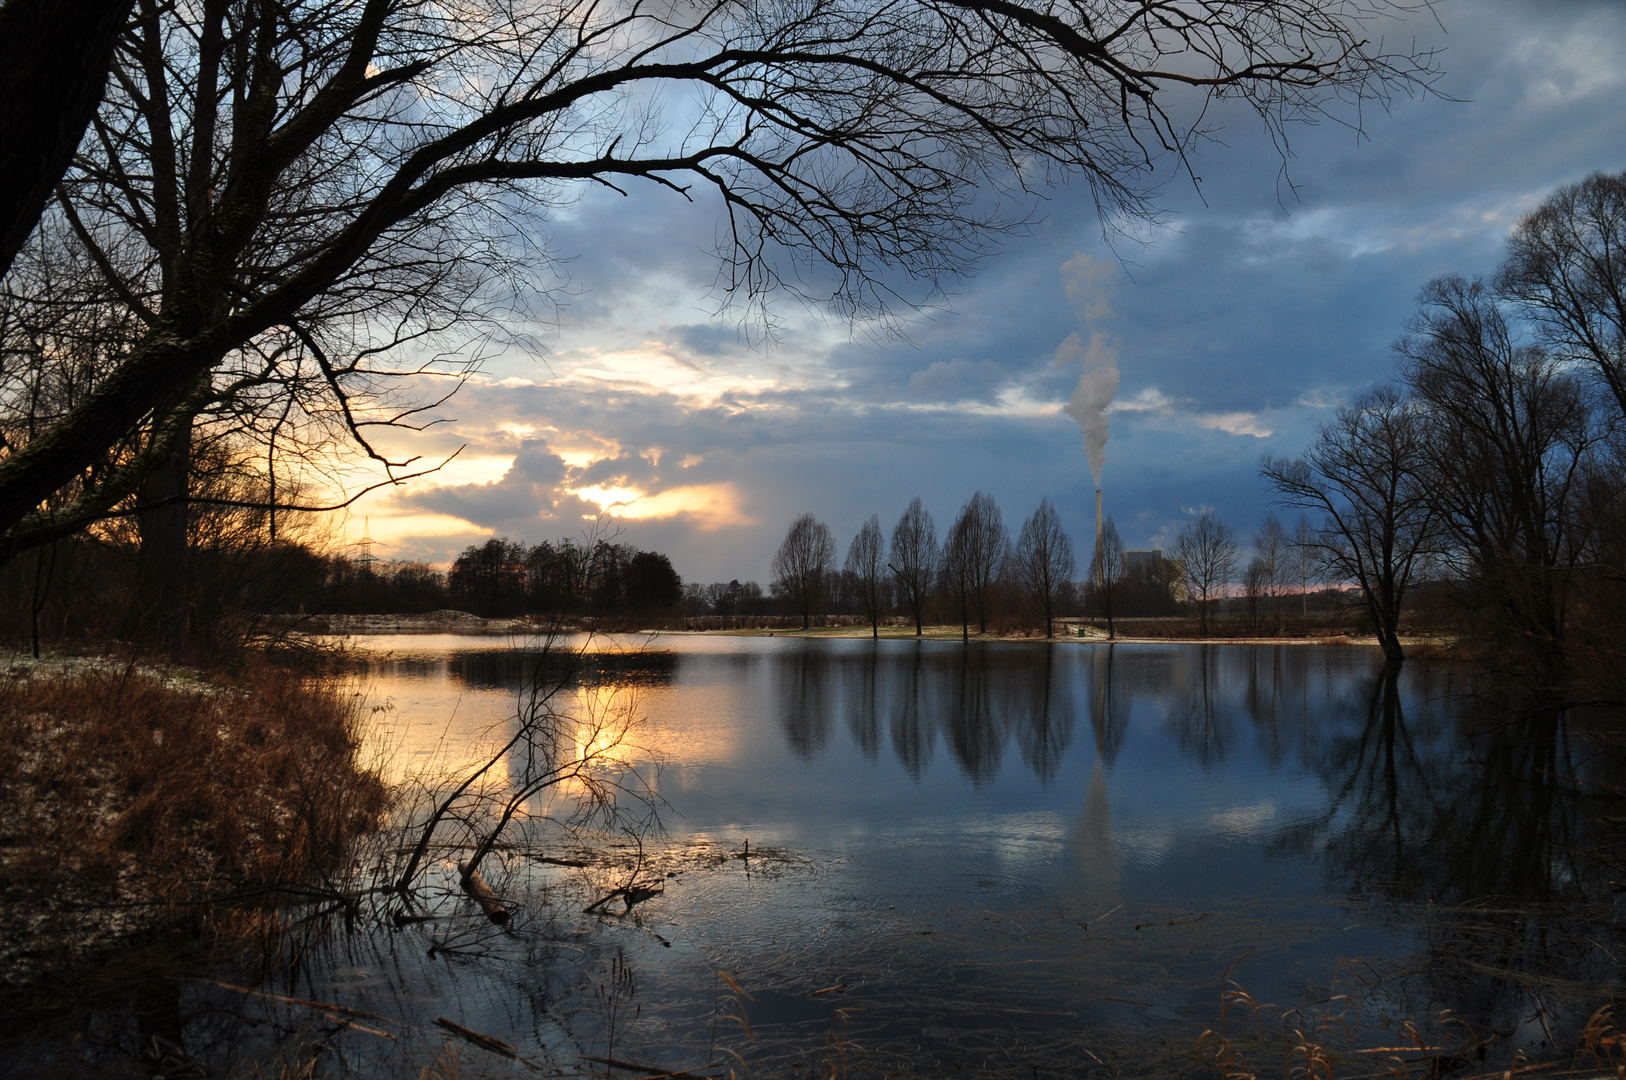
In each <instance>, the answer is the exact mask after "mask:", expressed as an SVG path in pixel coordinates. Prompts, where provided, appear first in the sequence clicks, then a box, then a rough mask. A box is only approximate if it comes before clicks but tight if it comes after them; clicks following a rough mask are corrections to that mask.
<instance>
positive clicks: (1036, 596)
mask: <svg viewBox="0 0 1626 1080" xmlns="http://www.w3.org/2000/svg"><path fill="white" fill-rule="evenodd" d="M1077 570H1078V562H1077V560H1076V559H1074V558H1073V541H1072V540H1071V539H1070V538H1069V537H1068V535H1067V530H1065V529H1063V528H1062V527H1061V517H1060V515H1058V514H1057V513H1056V508H1055V507H1054V506H1053V505H1051V502H1050V500H1049V499H1048V498H1046V499H1040V500H1039V508H1038V509H1037V510H1035V511H1033V516H1031V517H1029V518H1028V519H1027V520H1026V521H1024V522H1023V523H1022V531H1021V533H1020V534H1019V535H1018V537H1017V540H1016V572H1017V575H1018V577H1019V578H1020V579H1021V582H1022V588H1023V591H1025V592H1026V593H1027V594H1028V596H1029V598H1030V599H1032V600H1033V602H1034V603H1035V604H1036V605H1037V606H1038V608H1039V611H1040V612H1041V613H1042V614H1043V615H1044V635H1045V637H1055V636H1056V602H1057V600H1058V599H1059V598H1060V597H1061V591H1062V590H1063V589H1064V588H1066V587H1067V585H1068V583H1069V582H1071V581H1072V580H1073V574H1074V573H1075V572H1076V571H1077Z"/></svg>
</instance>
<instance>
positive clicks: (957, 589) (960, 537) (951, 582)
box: [938, 521, 975, 641]
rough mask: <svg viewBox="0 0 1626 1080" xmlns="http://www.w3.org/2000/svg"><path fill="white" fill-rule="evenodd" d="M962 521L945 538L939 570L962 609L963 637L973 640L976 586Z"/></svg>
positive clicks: (948, 589)
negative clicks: (972, 620) (972, 606)
mask: <svg viewBox="0 0 1626 1080" xmlns="http://www.w3.org/2000/svg"><path fill="white" fill-rule="evenodd" d="M959 524H960V523H959V521H955V523H954V524H953V525H951V526H949V531H948V535H947V536H945V537H944V538H943V558H942V562H941V563H940V564H939V567H938V572H939V575H940V577H941V580H942V589H943V592H945V593H947V594H948V596H949V598H950V599H951V600H952V601H953V602H954V606H955V608H957V609H958V610H959V612H960V640H961V641H970V640H971V604H972V599H971V598H972V594H973V592H974V586H973V584H972V582H973V580H974V576H975V575H974V573H973V571H972V559H973V556H972V553H971V541H970V538H969V537H968V536H967V535H966V534H965V533H964V532H963V531H962V530H961V529H960V528H959V527H958V526H959Z"/></svg>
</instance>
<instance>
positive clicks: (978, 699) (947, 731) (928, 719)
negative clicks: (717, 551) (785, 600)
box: [773, 642, 1078, 786]
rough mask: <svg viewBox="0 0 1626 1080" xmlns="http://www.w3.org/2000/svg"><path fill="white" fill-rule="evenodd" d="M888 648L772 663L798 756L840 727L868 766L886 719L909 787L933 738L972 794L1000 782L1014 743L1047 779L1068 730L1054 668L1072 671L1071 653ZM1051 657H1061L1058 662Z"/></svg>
mask: <svg viewBox="0 0 1626 1080" xmlns="http://www.w3.org/2000/svg"><path fill="white" fill-rule="evenodd" d="M887 644H890V643H883V644H875V643H867V644H866V645H865V647H863V648H861V649H856V650H851V649H831V648H826V647H822V646H823V645H824V643H822V642H814V643H810V645H809V646H808V647H805V648H801V649H798V650H796V651H795V652H794V653H793V654H792V655H790V656H787V657H784V658H779V659H776V660H775V661H774V662H773V671H774V685H775V696H776V698H777V706H778V707H777V710H776V711H777V712H778V714H779V717H780V725H781V727H782V729H783V731H784V733H785V739H786V742H787V744H788V745H789V746H790V748H791V750H792V752H793V753H794V754H795V755H796V756H797V757H798V758H800V759H802V760H804V761H811V760H813V759H814V758H816V757H818V756H819V755H820V754H821V753H823V752H824V751H825V749H826V747H827V744H828V742H829V739H830V733H831V731H832V729H833V728H835V727H836V726H837V725H838V724H844V726H845V728H846V730H847V732H848V733H849V735H850V736H851V738H852V741H853V745H854V746H855V747H856V748H857V749H858V751H859V753H860V754H861V755H862V756H863V757H865V758H867V759H869V760H871V761H873V760H875V759H876V757H877V756H878V754H879V752H880V745H881V725H882V720H883V718H885V720H886V726H887V730H888V733H889V735H890V742H891V745H892V749H893V752H894V753H895V754H896V756H897V759H898V760H899V762H900V763H901V764H902V765H903V766H904V769H905V770H906V771H907V772H908V774H909V775H910V776H911V777H913V778H915V779H917V780H918V779H919V778H920V776H921V775H922V773H923V772H924V770H925V768H926V766H927V764H928V763H929V761H930V759H931V754H932V750H933V747H934V746H935V745H936V743H937V742H938V741H939V740H941V741H942V742H943V744H944V745H945V746H947V747H948V749H949V752H950V753H951V754H952V755H953V757H954V760H955V762H956V763H957V764H958V766H959V768H960V771H961V772H962V774H963V775H964V776H966V777H967V778H968V779H970V780H971V782H972V783H973V784H974V785H977V786H982V785H986V784H989V783H992V782H993V780H994V779H995V777H997V776H998V774H999V771H1000V767H1001V764H1002V762H1003V760H1004V757H1005V753H1006V749H1007V746H1008V745H1009V744H1011V743H1012V742H1014V743H1015V744H1016V746H1017V747H1018V749H1019V752H1020V754H1021V757H1022V760H1023V761H1024V762H1025V763H1026V764H1027V766H1028V768H1029V769H1030V770H1031V771H1032V773H1033V774H1034V775H1035V776H1037V777H1038V778H1039V779H1040V780H1043V781H1049V780H1050V779H1052V778H1053V777H1054V776H1055V774H1056V771H1057V769H1058V768H1059V767H1060V763H1061V760H1062V758H1063V756H1064V755H1065V754H1066V752H1067V748H1068V746H1069V744H1070V743H1071V741H1072V734H1073V726H1074V713H1073V694H1072V693H1071V690H1072V689H1073V688H1072V687H1071V686H1069V685H1068V682H1067V673H1065V672H1063V671H1062V670H1061V668H1062V664H1063V663H1064V661H1069V660H1070V661H1073V662H1074V663H1072V664H1069V665H1068V666H1069V667H1075V666H1076V661H1077V659H1078V652H1077V650H1075V649H1070V648H1068V647H1067V646H1057V645H1055V644H1049V645H1046V646H1043V647H1042V648H1041V649H1040V650H1038V651H1035V650H1028V649H1008V648H999V647H994V648H989V647H987V646H985V645H982V644H971V645H956V646H954V647H952V648H947V649H945V648H934V647H932V646H931V645H930V644H928V643H924V642H922V643H908V648H907V649H906V650H902V651H899V650H891V649H887V648H886V645H887ZM1058 650H1065V652H1066V656H1065V657H1062V658H1060V659H1058Z"/></svg>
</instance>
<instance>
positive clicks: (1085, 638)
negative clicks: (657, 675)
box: [303, 610, 1452, 650]
mask: <svg viewBox="0 0 1626 1080" xmlns="http://www.w3.org/2000/svg"><path fill="white" fill-rule="evenodd" d="M1134 621H1135V620H1125V623H1128V624H1130V625H1128V626H1125V629H1124V630H1122V631H1120V632H1119V633H1117V634H1116V635H1115V636H1110V637H1109V636H1108V634H1107V631H1106V629H1105V628H1104V627H1101V626H1098V625H1096V624H1095V623H1094V622H1093V621H1086V620H1078V619H1066V620H1057V622H1056V634H1055V636H1054V637H1053V638H1046V637H1044V636H1043V635H1042V634H1040V633H1038V632H1037V631H1036V630H1034V629H1031V628H1029V629H1024V630H1015V631H1012V630H1004V631H1001V630H990V631H988V632H987V633H976V632H973V633H972V634H971V635H970V637H969V639H968V640H970V641H1005V642H1023V641H1025V642H1033V641H1046V640H1049V641H1058V642H1069V643H1073V644H1083V645H1100V644H1120V645H1319V646H1328V645H1354V646H1370V647H1373V648H1376V647H1377V645H1378V641H1377V638H1376V637H1374V636H1372V635H1370V634H1350V633H1344V632H1341V631H1337V630H1323V631H1322V632H1318V633H1284V634H1277V635H1273V634H1248V635H1239V636H1222V635H1209V636H1199V635H1197V634H1192V635H1191V636H1172V635H1156V636H1143V635H1137V634H1135V633H1134V632H1133V623H1134ZM1158 621H1159V622H1167V620H1158ZM1120 625H1122V624H1120ZM303 629H304V630H305V632H307V633H312V634H322V635H333V636H345V637H352V636H359V635H368V634H460V635H469V636H492V635H507V636H515V635H522V636H523V635H533V634H540V633H544V632H547V631H549V630H553V631H560V630H563V631H566V632H583V631H586V630H587V629H589V628H588V627H587V626H585V625H582V626H570V625H564V626H559V625H549V624H543V623H537V622H532V621H530V620H528V619H484V618H481V617H480V616H478V615H473V614H470V613H469V612H466V611H449V610H448V611H434V612H429V613H427V614H421V615H328V616H323V617H319V618H313V619H312V620H310V623H309V624H308V625H307V626H306V627H304V628H303ZM1081 631H1082V632H1081ZM615 632H617V633H623V632H624V633H638V634H657V635H672V636H682V637H781V638H786V637H789V638H853V639H857V638H868V637H872V636H873V635H872V633H871V630H870V627H869V626H868V625H867V624H860V625H856V626H817V627H811V628H809V629H806V630H803V629H801V628H799V627H791V628H786V627H747V628H734V629H718V630H673V629H660V628H650V627H644V628H638V627H629V628H627V629H625V630H617V631H615ZM879 636H880V637H881V638H884V639H886V640H888V641H894V640H909V639H913V638H915V637H916V636H917V635H916V634H915V630H914V627H913V626H912V625H901V626H899V625H887V626H882V627H881V628H880V635H879ZM918 637H919V638H920V639H921V640H928V641H960V640H962V633H961V630H960V627H959V626H958V625H935V626H926V627H924V628H923V629H922V632H921V633H920V634H919V635H918ZM1451 643H1452V642H1451V639H1449V638H1447V637H1441V636H1437V635H1413V636H1408V637H1403V638H1401V644H1402V645H1404V646H1406V647H1407V648H1408V649H1417V648H1421V649H1425V650H1427V649H1438V648H1443V647H1448V646H1449V645H1450V644H1451Z"/></svg>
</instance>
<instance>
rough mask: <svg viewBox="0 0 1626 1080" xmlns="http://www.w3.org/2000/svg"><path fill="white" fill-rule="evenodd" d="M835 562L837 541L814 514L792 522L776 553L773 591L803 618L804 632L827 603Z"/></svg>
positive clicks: (827, 527) (805, 515)
mask: <svg viewBox="0 0 1626 1080" xmlns="http://www.w3.org/2000/svg"><path fill="white" fill-rule="evenodd" d="M835 563H836V542H835V538H834V537H832V536H831V535H830V528H829V526H827V525H825V524H824V523H823V522H820V521H818V520H817V519H816V518H814V517H813V515H812V514H803V515H802V516H800V517H798V518H797V519H796V520H795V521H793V522H791V523H790V529H789V530H787V531H786V533H785V539H784V540H783V541H782V542H781V543H780V545H779V550H778V551H777V552H775V553H774V557H773V567H772V569H773V591H774V593H775V594H776V595H778V596H779V597H780V599H782V600H783V601H784V602H785V604H786V606H787V607H789V608H790V609H791V610H792V611H793V612H795V613H796V614H798V615H800V616H801V617H802V629H803V630H806V629H807V628H808V627H809V626H811V625H812V620H813V615H814V613H815V612H817V611H818V610H819V608H820V606H821V605H822V604H823V603H824V598H825V594H826V592H827V591H828V589H829V587H830V575H831V574H833V573H834V572H835V568H836V566H835Z"/></svg>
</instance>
